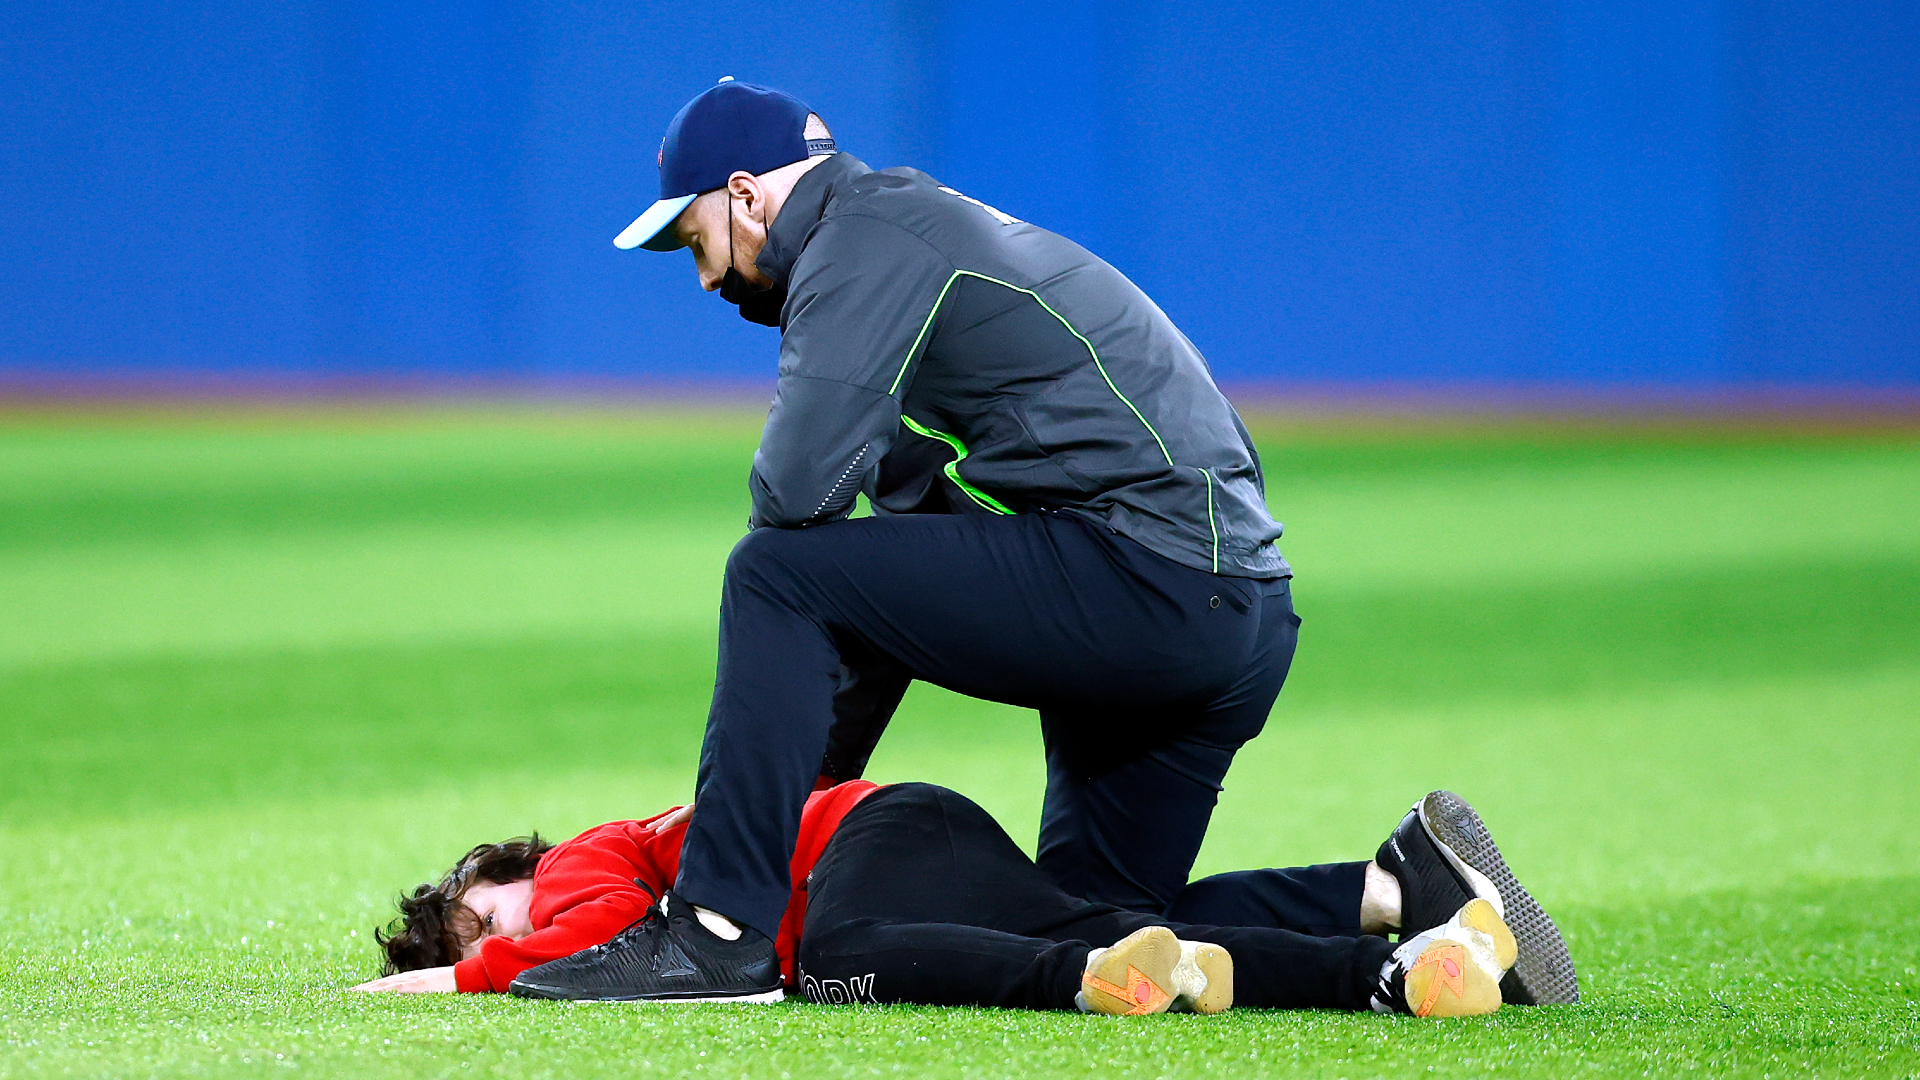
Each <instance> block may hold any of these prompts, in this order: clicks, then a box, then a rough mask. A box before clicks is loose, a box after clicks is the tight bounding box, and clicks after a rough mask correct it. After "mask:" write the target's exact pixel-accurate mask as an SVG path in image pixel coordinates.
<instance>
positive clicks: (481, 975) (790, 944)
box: [453, 780, 878, 993]
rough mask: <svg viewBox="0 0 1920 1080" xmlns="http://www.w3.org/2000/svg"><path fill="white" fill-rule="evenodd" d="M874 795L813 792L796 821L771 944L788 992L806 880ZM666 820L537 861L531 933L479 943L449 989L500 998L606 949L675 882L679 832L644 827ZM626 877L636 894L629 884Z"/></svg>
mask: <svg viewBox="0 0 1920 1080" xmlns="http://www.w3.org/2000/svg"><path fill="white" fill-rule="evenodd" d="M876 790H878V788H877V785H874V784H870V783H868V782H866V781H865V780H850V781H848V782H847V783H844V784H839V785H836V786H834V787H830V788H828V789H826V790H825V791H816V792H814V793H813V795H812V796H810V797H809V798H808V799H807V806H806V809H805V810H804V811H802V812H801V814H800V841H799V843H797V844H795V845H794V849H793V864H792V872H793V881H794V888H793V898H792V899H791V900H789V901H788V902H787V913H786V915H785V916H783V917H782V918H781V920H780V934H779V936H778V937H777V938H775V940H774V943H773V944H774V948H776V949H778V950H779V952H780V970H781V972H782V973H783V974H784V975H785V976H786V979H787V982H788V984H790V985H791V984H792V983H793V982H794V975H793V958H794V953H795V951H796V950H797V949H798V948H799V945H800V926H801V922H802V920H804V919H805V917H806V913H807V894H806V892H805V888H804V887H805V883H806V880H807V874H809V873H811V872H812V870H813V864H814V863H815V862H817V861H819V859H820V853H821V852H822V851H825V850H826V847H827V841H828V840H831V839H832V838H833V831H834V830H835V829H837V828H839V827H840V819H841V818H844V817H846V816H847V811H849V810H851V809H853V808H854V806H855V805H856V804H858V803H859V802H860V800H861V799H864V798H866V797H867V796H868V795H871V794H872V793H873V792H874V791H876ZM674 809H679V808H678V807H675V808H674ZM671 813H673V810H666V811H663V812H661V813H658V814H655V815H654V816H653V817H650V818H648V819H646V821H610V822H608V823H607V824H605V825H601V826H598V827H595V828H592V829H588V830H587V831H586V832H583V833H581V834H580V835H579V836H576V837H574V838H573V839H571V840H569V841H567V842H566V843H564V844H560V845H557V846H556V847H554V849H553V850H552V851H549V852H547V853H546V854H545V855H542V856H540V863H539V866H538V867H536V868H535V869H534V872H533V900H532V902H531V903H530V904H529V905H528V907H527V918H528V921H530V922H531V923H532V924H533V933H531V934H528V935H527V936H526V937H523V938H521V939H520V940H518V941H514V940H512V939H510V938H506V937H498V936H496V937H490V938H488V939H486V940H485V941H483V942H481V943H480V952H479V954H478V955H476V956H473V957H470V958H469V959H466V960H462V961H460V962H459V963H458V964H455V965H454V967H453V980H454V985H456V986H458V987H459V988H460V989H461V990H462V991H465V992H467V993H484V992H486V991H489V990H491V991H496V992H499V991H504V990H506V988H507V984H508V983H511V982H512V981H513V977H514V976H515V975H518V974H520V973H521V972H523V971H525V970H527V969H528V968H531V967H537V966H539V965H541V964H544V963H546V962H547V961H549V960H558V959H560V958H561V957H563V956H571V955H573V954H574V953H577V952H579V951H580V950H581V949H584V948H586V947H588V946H589V945H598V944H600V943H601V942H603V941H609V940H611V939H612V938H613V936H614V935H615V934H618V933H619V932H620V931H622V930H625V929H626V928H627V927H629V926H632V925H633V924H634V923H635V922H638V921H639V919H640V917H641V916H642V915H645V914H646V912H647V908H648V906H649V905H651V904H652V903H653V902H654V901H655V900H656V899H658V894H657V893H656V892H655V890H657V889H663V888H666V887H668V886H670V885H672V884H673V880H674V878H675V877H677V876H679V872H680V844H681V842H682V841H684V840H685V839H686V836H687V826H686V823H684V822H682V823H681V824H679V825H675V826H674V827H673V828H671V829H668V830H666V831H665V832H661V833H655V832H654V831H653V830H652V829H650V828H648V827H647V826H648V824H649V823H650V822H653V821H657V820H659V819H660V818H663V817H665V816H666V815H667V814H671ZM635 878H639V879H640V880H641V881H643V882H645V883H646V885H645V887H642V886H640V885H636V884H634V879H635Z"/></svg>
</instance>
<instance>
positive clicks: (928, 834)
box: [800, 784, 1393, 1009]
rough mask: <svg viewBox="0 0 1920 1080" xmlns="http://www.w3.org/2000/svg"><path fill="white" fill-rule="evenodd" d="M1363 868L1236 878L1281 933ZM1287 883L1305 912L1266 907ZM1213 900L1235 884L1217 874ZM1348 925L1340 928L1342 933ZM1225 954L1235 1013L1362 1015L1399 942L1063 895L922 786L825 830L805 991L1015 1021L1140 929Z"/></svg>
mask: <svg viewBox="0 0 1920 1080" xmlns="http://www.w3.org/2000/svg"><path fill="white" fill-rule="evenodd" d="M1364 866H1365V864H1364V863H1360V864H1346V865H1344V866H1340V867H1312V868H1307V869H1305V870H1300V871H1291V870H1274V871H1261V872H1259V874H1260V875H1261V876H1259V877H1254V878H1248V879H1245V880H1246V881H1247V882H1251V883H1257V884H1256V885H1255V891H1258V892H1261V893H1262V894H1263V895H1262V896H1261V897H1260V898H1259V899H1256V900H1254V901H1253V905H1254V907H1256V908H1259V909H1261V910H1264V911H1265V912H1266V913H1267V915H1269V916H1270V917H1272V918H1273V919H1274V920H1275V921H1281V920H1289V919H1292V920H1295V921H1305V922H1308V923H1312V922H1314V921H1317V920H1319V919H1321V918H1322V917H1323V914H1322V913H1323V912H1325V911H1328V910H1331V909H1332V906H1333V905H1334V904H1335V903H1344V902H1348V901H1350V902H1351V903H1352V907H1353V911H1354V916H1353V917H1352V918H1357V917H1358V910H1359V903H1360V896H1359V888H1358V886H1357V885H1356V884H1355V883H1354V880H1353V879H1354V878H1356V876H1357V875H1358V874H1359V873H1360V871H1361V869H1363V868H1364ZM1290 877H1291V878H1293V879H1295V888H1294V889H1293V890H1292V894H1293V895H1295V896H1297V897H1300V898H1303V899H1305V900H1306V902H1305V903H1304V905H1303V906H1302V907H1301V908H1300V909H1299V910H1298V911H1289V910H1287V909H1286V908H1285V907H1275V906H1273V903H1272V901H1273V899H1274V898H1275V897H1278V896H1284V895H1287V894H1288V893H1287V890H1279V891H1275V890H1273V889H1271V888H1265V889H1262V888H1260V885H1265V886H1271V885H1273V883H1274V882H1276V881H1279V880H1282V879H1287V878H1290ZM1207 880H1208V881H1215V882H1218V883H1219V884H1217V885H1216V886H1215V887H1214V889H1213V890H1212V891H1213V893H1214V898H1213V899H1214V901H1215V902H1220V903H1230V902H1234V901H1232V900H1231V899H1230V894H1231V893H1233V892H1234V891H1235V890H1236V889H1237V888H1239V886H1236V885H1234V884H1233V880H1232V875H1222V877H1221V878H1219V879H1212V878H1210V879H1207ZM1352 918H1349V919H1348V920H1347V921H1348V922H1351V921H1352ZM1156 924H1158V925H1163V926H1169V927H1171V928H1172V929H1173V931H1174V932H1175V933H1176V934H1178V935H1179V936H1180V937H1183V938H1187V939H1189V940H1195V941H1211V942H1215V943H1217V944H1220V945H1224V946H1226V948H1227V951H1228V952H1230V953H1232V954H1233V958H1234V987H1235V994H1234V998H1235V1004H1236V1005H1241V1006H1247V1007H1251V1008H1334V1009H1365V1008H1367V1007H1368V1000H1367V999H1368V994H1369V993H1370V992H1371V990H1372V989H1373V987H1374V985H1375V980H1376V978H1377V976H1378V975H1379V973H1380V968H1381V965H1382V964H1384V963H1386V961H1387V959H1388V957H1389V956H1390V955H1391V954H1392V952H1393V946H1392V945H1391V944H1389V943H1388V942H1387V940H1386V939H1385V938H1380V937H1360V936H1357V935H1356V936H1345V937H1314V936H1310V935H1307V934H1302V933H1296V932H1294V931H1292V930H1285V929H1275V928H1272V927H1271V926H1207V925H1190V924H1186V923H1176V922H1169V921H1167V920H1165V919H1161V918H1157V917H1155V916H1152V915H1144V914H1141V913H1139V912H1133V911H1127V910H1124V909H1122V908H1118V907H1115V906H1113V905H1111V904H1099V903H1093V902H1090V901H1086V900H1081V899H1079V898H1077V897H1073V896H1070V895H1068V894H1067V893H1065V892H1063V891H1061V889H1060V888H1059V886H1057V885H1055V884H1054V882H1053V881H1052V879H1051V878H1049V877H1048V876H1047V875H1046V874H1045V873H1043V872H1042V871H1041V870H1040V868H1039V867H1037V866H1035V865H1034V863H1033V860H1031V859H1029V858H1027V857H1026V855H1025V854H1024V853H1023V852H1021V851H1020V849H1019V848H1018V847H1016V846H1015V845H1014V843H1013V840H1012V839H1011V838H1009V837H1008V836H1007V834H1006V831H1005V830H1003V829H1002V828H1001V827H1000V825H999V824H998V823H997V822H995V821H994V820H993V818H992V817H990V816H989V815H988V814H987V812H986V811H984V810H982V809H980V807H979V806H977V805H975V804H974V803H973V802H972V801H971V800H969V799H967V798H966V797H964V796H962V795H959V794H957V793H955V792H952V791H948V790H947V789H945V788H940V787H934V786H932V785H928V784H899V785H895V786H893V787H888V788H884V789H882V790H880V791H878V792H875V793H874V794H873V795H870V796H868V797H867V799H866V800H865V801H863V802H862V803H861V804H860V805H859V806H856V807H855V808H854V809H853V811H852V812H851V813H849V814H848V815H847V817H846V819H845V820H844V821H842V822H841V824H840V828H839V830H838V831H837V832H835V833H834V836H833V840H832V841H831V842H830V843H828V845H827V849H826V851H825V852H824V853H823V854H822V855H821V858H820V861H819V863H818V864H817V865H816V866H815V867H814V871H813V875H812V877H811V880H810V882H809V885H808V901H807V921H806V929H805V932H804V933H803V934H802V935H801V939H800V973H801V988H802V990H803V991H805V993H806V994H807V996H808V997H809V998H811V999H812V1000H814V1001H818V1002H826V1003H835V1004H837V1003H840V1002H849V1001H864V1002H874V1003H884V1002H913V1003H918V1004H924V1005H988V1006H999V1007H1005V1008H1019V1009H1067V1008H1072V1007H1073V999H1074V995H1075V994H1076V993H1078V992H1079V990H1080V976H1081V973H1082V972H1083V971H1085V969H1086V962H1087V952H1088V950H1089V949H1092V948H1097V947H1101V946H1106V945H1111V944H1113V943H1114V942H1116V941H1118V940H1119V939H1120V938H1122V937H1125V936H1126V935H1127V934H1130V933H1132V932H1133V931H1135V930H1138V929H1140V928H1141V927H1143V926H1152V925H1156Z"/></svg>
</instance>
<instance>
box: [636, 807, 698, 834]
mask: <svg viewBox="0 0 1920 1080" xmlns="http://www.w3.org/2000/svg"><path fill="white" fill-rule="evenodd" d="M692 818H693V804H692V803H688V804H687V805H685V806H683V807H681V808H679V809H678V810H674V811H672V812H671V813H669V814H667V816H666V817H663V818H661V819H660V820H658V821H655V822H654V823H653V824H651V825H649V826H647V831H648V832H651V833H653V834H654V835H655V836H658V835H660V834H661V833H663V832H666V831H667V830H668V829H671V828H673V827H674V826H675V825H681V824H684V823H686V822H687V821H690V820H692Z"/></svg>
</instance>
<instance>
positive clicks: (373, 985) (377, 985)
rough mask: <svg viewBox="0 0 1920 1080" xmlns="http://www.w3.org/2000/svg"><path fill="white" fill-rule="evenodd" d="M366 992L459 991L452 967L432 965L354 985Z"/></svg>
mask: <svg viewBox="0 0 1920 1080" xmlns="http://www.w3.org/2000/svg"><path fill="white" fill-rule="evenodd" d="M353 989H355V990H364V991H366V992H368V993H389V994H452V993H456V992H458V991H459V989H460V988H459V987H458V986H456V985H454V982H453V968H451V967H432V968H421V969H419V970H418V971H403V972H401V973H400V974H398V975H389V976H387V977H386V978H384V979H375V980H373V981H372V982H363V983H361V984H360V985H359V986H356V987H354V988H353Z"/></svg>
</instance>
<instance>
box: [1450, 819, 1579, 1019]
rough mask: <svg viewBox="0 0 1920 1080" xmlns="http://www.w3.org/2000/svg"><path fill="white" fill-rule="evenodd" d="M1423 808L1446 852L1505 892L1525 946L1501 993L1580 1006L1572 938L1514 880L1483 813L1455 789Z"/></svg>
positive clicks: (1524, 1001)
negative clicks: (1569, 947)
mask: <svg viewBox="0 0 1920 1080" xmlns="http://www.w3.org/2000/svg"><path fill="white" fill-rule="evenodd" d="M1419 809H1420V820H1421V822H1422V823H1423V824H1424V825H1425V826H1426V828H1427V830H1428V832H1429V834H1430V835H1431V836H1432V837H1433V839H1434V842H1435V843H1436V844H1438V845H1439V847H1440V850H1442V851H1444V852H1446V853H1447V854H1448V856H1449V858H1452V859H1458V860H1459V861H1460V863H1461V865H1462V867H1463V868H1464V869H1466V870H1469V871H1472V872H1475V873H1478V874H1479V875H1481V876H1482V877H1484V878H1490V879H1492V881H1493V885H1494V887H1495V888H1496V889H1498V890H1499V891H1500V899H1501V900H1502V901H1504V904H1503V905H1502V904H1497V905H1496V906H1498V907H1500V917H1501V918H1502V919H1504V920H1505V921H1506V924H1507V926H1508V927H1510V928H1511V929H1512V930H1513V937H1514V940H1515V941H1516V942H1518V943H1519V947H1520V958H1519V959H1518V960H1517V961H1515V962H1514V965H1513V970H1512V971H1509V972H1507V977H1506V978H1505V979H1503V980H1501V982H1500V993H1501V995H1502V996H1503V997H1504V998H1505V999H1506V1000H1508V1001H1510V1002H1512V1003H1514V1004H1516V1005H1573V1004H1576V1003H1577V1002H1579V1000H1580V980H1579V976H1578V975H1576V974H1575V973H1574V970H1573V957H1572V956H1571V955H1569V954H1568V952H1567V942H1566V939H1564V938H1562V937H1561V936H1560V928H1559V927H1557V926H1555V925H1554V924H1553V919H1552V918H1550V917H1548V915H1547V913H1546V911H1545V910H1544V909H1543V908H1541V906H1540V902H1539V901H1537V900H1535V899H1534V898H1533V894H1531V893H1529V892H1527V890H1526V888H1525V887H1523V886H1522V885H1521V884H1520V880H1519V879H1518V878H1516V877H1514V876H1513V871H1512V870H1511V869H1510V868H1508V866H1507V860H1505V859H1503V858H1501V857H1500V849H1499V848H1498V847H1495V846H1494V843H1493V837H1492V836H1491V835H1490V834H1488V832H1487V825H1486V823H1485V822H1483V821H1481V820H1480V815H1479V814H1476V813H1474V812H1473V807H1471V806H1468V805H1467V800H1465V799H1463V798H1461V797H1460V796H1458V795H1455V794H1454V793H1453V792H1451V791H1435V792H1431V793H1430V794H1428V795H1427V797H1426V798H1424V799H1422V800H1420V808H1419Z"/></svg>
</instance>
